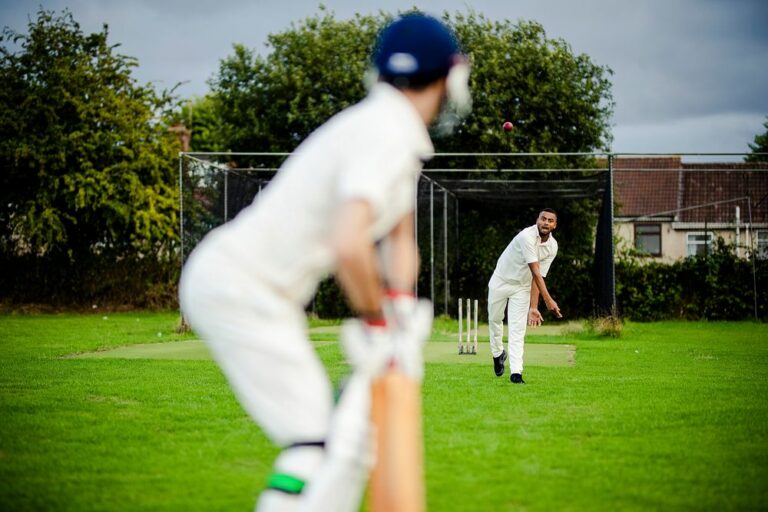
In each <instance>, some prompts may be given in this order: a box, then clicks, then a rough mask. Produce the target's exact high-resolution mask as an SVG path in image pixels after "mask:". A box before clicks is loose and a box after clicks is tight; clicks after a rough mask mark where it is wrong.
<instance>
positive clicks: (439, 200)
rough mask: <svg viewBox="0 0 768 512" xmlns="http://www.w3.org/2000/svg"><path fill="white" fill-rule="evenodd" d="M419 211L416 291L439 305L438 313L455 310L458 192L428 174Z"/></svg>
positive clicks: (423, 178) (420, 194)
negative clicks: (419, 263) (418, 268)
mask: <svg viewBox="0 0 768 512" xmlns="http://www.w3.org/2000/svg"><path fill="white" fill-rule="evenodd" d="M417 204H418V208H417V211H416V215H415V220H416V222H415V223H416V232H417V240H418V246H419V257H420V260H421V267H420V268H421V272H420V274H419V280H418V284H417V289H416V293H417V294H418V295H419V296H420V297H427V298H430V299H431V300H432V302H433V303H434V305H435V314H438V315H439V314H445V315H449V314H453V313H454V311H455V307H454V306H453V305H454V302H455V301H456V298H457V296H456V292H457V290H456V289H455V286H453V285H454V283H455V282H456V269H457V265H456V261H457V257H458V245H457V243H456V240H457V236H458V230H457V227H458V224H457V221H456V217H457V213H458V199H457V197H456V195H455V194H453V193H452V192H451V191H449V190H448V189H447V188H445V187H443V186H441V185H440V184H439V183H437V182H435V181H434V180H432V179H430V178H429V177H427V176H421V178H420V179H419V184H418V203H417Z"/></svg>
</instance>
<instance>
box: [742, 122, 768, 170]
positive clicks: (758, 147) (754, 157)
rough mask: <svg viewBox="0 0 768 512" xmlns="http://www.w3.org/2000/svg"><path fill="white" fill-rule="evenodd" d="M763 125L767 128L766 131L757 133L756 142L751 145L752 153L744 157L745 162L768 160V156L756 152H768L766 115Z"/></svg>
mask: <svg viewBox="0 0 768 512" xmlns="http://www.w3.org/2000/svg"><path fill="white" fill-rule="evenodd" d="M763 127H764V128H765V132H764V133H762V134H758V135H755V143H754V144H750V145H749V148H750V149H751V150H752V154H751V155H747V157H745V158H744V161H745V162H765V161H766V160H768V156H765V155H758V154H756V153H768V117H766V121H765V122H764V123H763Z"/></svg>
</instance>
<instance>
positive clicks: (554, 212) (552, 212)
mask: <svg viewBox="0 0 768 512" xmlns="http://www.w3.org/2000/svg"><path fill="white" fill-rule="evenodd" d="M542 212H547V213H551V214H552V215H554V216H555V218H557V212H556V211H555V210H553V209H552V208H542V209H541V212H539V215H541V213H542Z"/></svg>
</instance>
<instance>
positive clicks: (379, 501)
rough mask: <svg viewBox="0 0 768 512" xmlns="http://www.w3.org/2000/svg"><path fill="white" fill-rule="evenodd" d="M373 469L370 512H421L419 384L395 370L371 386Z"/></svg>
mask: <svg viewBox="0 0 768 512" xmlns="http://www.w3.org/2000/svg"><path fill="white" fill-rule="evenodd" d="M371 414H372V419H373V423H374V425H375V427H376V430H375V436H376V441H375V443H376V465H375V466H374V468H373V472H372V473H371V480H370V487H369V500H370V503H369V504H370V510H371V511H372V512H424V510H426V508H427V502H426V493H425V489H424V447H423V441H422V431H421V383H420V382H419V381H417V380H416V379H414V378H412V377H409V376H408V375H406V374H405V373H403V372H401V371H399V370H398V369H397V368H391V369H389V370H388V371H387V372H386V373H385V374H384V375H383V376H381V377H380V378H378V379H376V380H375V381H374V382H373V389H372V413H371Z"/></svg>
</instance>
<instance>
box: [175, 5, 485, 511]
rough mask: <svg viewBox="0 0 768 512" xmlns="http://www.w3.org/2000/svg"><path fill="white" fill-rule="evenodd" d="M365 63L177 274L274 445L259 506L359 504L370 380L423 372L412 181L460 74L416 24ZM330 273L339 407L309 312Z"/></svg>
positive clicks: (426, 325)
mask: <svg viewBox="0 0 768 512" xmlns="http://www.w3.org/2000/svg"><path fill="white" fill-rule="evenodd" d="M373 64H374V67H375V71H376V72H377V74H378V80H377V81H376V83H375V85H373V86H372V87H371V89H370V91H369V94H368V96H367V97H366V98H365V99H364V100H362V101H361V102H360V103H358V104H356V105H354V106H352V107H350V108H348V109H346V110H344V111H342V112H341V113H339V114H337V115H335V116H334V117H333V118H331V119H330V120H329V121H328V122H326V123H325V124H324V125H323V126H321V127H320V128H318V129H317V130H316V131H315V132H314V133H312V134H311V135H310V136H309V137H307V139H306V140H304V141H303V142H302V143H301V145H299V147H298V148H297V149H296V150H295V152H294V153H293V154H292V155H291V156H290V157H289V158H288V159H287V160H286V161H285V163H284V164H283V166H282V168H281V169H280V171H279V172H278V173H277V175H276V177H275V178H274V180H273V181H272V183H271V184H270V185H269V186H268V187H266V189H265V190H264V191H263V192H262V193H261V194H259V196H258V197H257V198H256V199H255V200H254V202H253V204H251V205H250V206H249V207H247V208H245V209H244V210H243V211H242V212H241V213H240V214H239V215H238V216H237V217H236V218H234V219H233V220H232V221H231V222H229V223H227V224H225V225H223V226H221V227H219V228H217V229H215V230H214V231H212V232H211V233H209V234H208V235H207V236H206V237H205V239H204V240H203V241H202V242H201V243H200V244H199V245H198V246H197V247H196V248H195V250H194V251H193V253H192V254H191V255H190V257H189V259H188V261H187V263H186V265H185V267H184V269H183V272H182V277H181V283H180V301H181V307H182V311H183V313H184V315H185V316H186V318H187V320H188V321H189V323H190V325H191V326H192V327H193V328H194V330H195V331H196V332H197V333H198V334H199V335H200V336H201V337H202V338H203V339H204V340H205V341H206V343H207V345H208V347H209V348H210V350H211V353H212V354H213V356H214V358H215V359H216V361H217V363H218V364H219V365H220V366H221V368H222V371H223V372H224V374H225V375H226V377H227V378H228V380H229V382H230V384H231V386H232V388H233V390H234V392H235V394H236V396H237V397H238V399H239V401H240V402H241V404H242V405H243V407H244V408H245V410H246V411H247V412H248V414H249V415H250V416H251V417H252V418H253V419H254V420H255V421H256V422H257V423H258V424H259V425H260V426H261V428H262V429H263V431H264V432H265V434H266V435H267V436H268V437H269V438H270V439H271V440H272V441H273V442H274V443H276V444H277V445H279V446H280V447H281V448H282V451H281V453H280V454H279V456H278V457H277V459H276V460H275V462H274V467H273V472H272V475H271V477H270V478H269V482H268V484H267V488H266V489H265V490H264V491H263V492H262V494H261V495H260V497H259V500H258V504H257V510H259V511H262V512H264V511H267V512H269V511H294V510H295V511H317V512H344V511H355V510H357V509H358V507H359V506H360V501H361V497H362V495H363V491H364V488H365V484H366V481H367V479H368V475H369V472H370V470H371V467H372V465H373V460H372V459H373V456H372V454H373V451H372V447H371V446H370V444H371V443H370V439H371V408H372V406H371V395H372V393H371V389H372V383H373V382H374V381H375V380H376V379H377V378H379V377H380V376H381V375H382V374H383V373H384V372H386V371H388V369H390V368H392V367H393V366H394V367H397V368H399V369H400V371H401V372H402V373H404V374H406V375H407V376H409V378H411V379H413V380H415V381H417V382H420V380H421V376H422V373H423V359H422V347H423V343H424V341H425V340H426V338H427V337H428V336H429V333H430V331H431V324H432V306H431V304H429V303H428V302H426V301H417V300H416V299H415V298H414V297H413V295H412V294H411V292H410V291H411V290H413V285H414V283H415V279H416V277H417V271H418V253H417V247H416V243H415V237H414V221H413V211H414V207H415V197H416V185H417V180H418V176H419V173H420V172H421V168H422V166H423V162H425V161H426V160H428V159H429V158H430V157H431V156H432V154H433V152H434V149H433V146H432V142H431V140H430V137H429V133H428V131H427V128H428V126H429V125H430V124H431V123H432V122H433V121H435V120H436V119H437V118H438V116H439V115H440V114H441V112H445V111H446V110H447V109H448V107H452V108H453V109H454V111H456V112H459V113H466V112H467V111H468V109H469V101H470V95H469V89H468V79H469V66H468V63H467V60H466V58H465V57H464V56H463V55H462V54H461V52H460V49H459V45H458V42H457V40H456V38H455V36H454V34H453V33H452V32H451V31H450V30H449V29H448V28H447V27H446V26H445V25H444V24H443V23H441V22H440V21H438V20H437V19H435V18H432V17H429V16H425V15H420V14H413V15H407V16H404V17H401V18H398V19H396V20H395V21H393V22H392V23H391V24H389V25H388V26H387V27H385V28H384V30H383V31H382V32H381V33H380V34H379V37H378V40H377V44H376V48H375V51H374V55H373ZM331 274H333V275H335V277H336V278H337V280H338V282H339V283H340V284H341V287H342V289H343V290H344V293H345V295H346V297H347V300H348V302H349V304H350V305H351V307H352V308H353V309H354V310H355V312H356V313H357V315H358V316H359V318H358V319H356V320H351V321H349V322H347V324H346V325H345V326H344V329H343V331H342V344H343V346H344V349H345V352H346V355H347V358H348V360H349V362H350V364H351V366H352V374H351V377H350V378H349V380H348V382H347V384H346V386H345V388H344V391H343V393H342V395H341V397H340V399H339V401H338V403H337V404H334V400H333V393H332V389H331V387H332V386H331V383H330V381H329V378H328V376H327V374H326V372H325V369H324V368H323V366H322V364H321V361H320V360H319V358H318V356H317V354H316V353H315V351H314V350H313V347H312V344H311V343H310V341H309V339H308V335H307V319H306V317H305V314H304V308H305V305H306V304H307V303H308V302H309V301H310V299H311V298H312V296H313V294H314V293H315V290H316V288H317V285H318V284H319V283H320V282H321V281H322V280H323V279H324V278H325V277H326V276H328V275H331Z"/></svg>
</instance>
